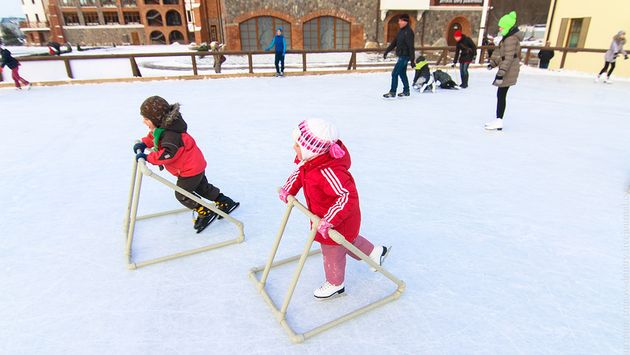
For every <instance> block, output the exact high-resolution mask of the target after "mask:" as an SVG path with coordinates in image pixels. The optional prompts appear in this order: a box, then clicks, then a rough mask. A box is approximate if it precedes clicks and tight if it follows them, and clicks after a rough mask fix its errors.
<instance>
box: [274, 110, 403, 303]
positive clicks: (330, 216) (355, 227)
mask: <svg viewBox="0 0 630 355" xmlns="http://www.w3.org/2000/svg"><path fill="white" fill-rule="evenodd" d="M293 140H294V142H295V144H294V147H293V148H294V149H295V153H296V155H297V156H296V159H295V163H296V164H297V165H298V167H297V170H295V172H293V174H291V176H289V179H288V180H287V182H286V183H285V185H284V186H283V187H282V189H281V190H280V199H281V200H282V201H284V202H285V203H286V202H287V196H289V195H295V194H297V193H298V192H299V191H300V189H304V197H305V198H306V203H307V205H308V208H309V210H310V211H311V212H313V214H315V215H317V216H318V217H320V218H321V220H320V222H319V224H318V226H317V231H318V232H317V235H316V236H315V240H316V241H318V242H319V243H321V246H322V255H323V258H324V272H325V274H326V282H324V284H323V285H322V286H321V287H320V288H318V289H316V290H315V292H314V296H315V298H317V299H327V298H331V297H333V296H336V295H340V294H342V293H344V292H345V287H344V278H345V273H346V255H350V256H351V257H352V258H354V259H357V260H359V258H358V257H357V256H356V255H354V254H352V253H351V252H350V251H348V250H347V249H346V248H344V247H343V246H342V245H339V244H337V243H335V242H334V241H333V240H332V239H331V238H330V236H329V235H328V230H329V229H330V228H334V229H335V230H336V231H337V232H339V233H341V234H342V235H343V236H344V237H345V238H346V240H347V241H349V242H351V243H352V244H353V245H354V246H356V247H357V248H358V249H359V250H361V251H362V252H363V253H365V254H366V255H368V256H369V257H370V258H371V259H372V260H374V261H375V262H376V263H377V264H379V265H382V263H383V261H384V260H385V258H386V257H387V254H388V253H389V250H390V249H391V247H390V248H387V247H385V246H378V247H375V246H374V245H373V244H372V243H371V242H370V241H368V240H367V239H365V238H364V237H362V236H361V235H359V228H360V227H361V210H360V208H359V195H358V193H357V187H356V185H355V183H354V179H353V177H352V174H350V171H348V169H350V154H349V153H348V149H347V148H346V147H345V146H344V145H343V143H342V142H341V141H340V140H339V135H338V132H337V129H336V128H335V126H334V125H332V124H331V123H329V122H326V121H324V120H320V119H311V120H306V121H302V122H301V123H300V124H299V126H298V128H296V129H295V130H294V131H293ZM373 271H376V270H374V269H373Z"/></svg>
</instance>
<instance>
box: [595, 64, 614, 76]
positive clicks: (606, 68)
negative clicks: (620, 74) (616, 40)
mask: <svg viewBox="0 0 630 355" xmlns="http://www.w3.org/2000/svg"><path fill="white" fill-rule="evenodd" d="M609 64H610V70H608V65H609ZM606 70H608V77H609V78H610V76H611V75H612V72H613V70H615V62H606V64H605V65H604V68H603V69H602V71H600V72H599V75H602V74H604V73H605V72H606Z"/></svg>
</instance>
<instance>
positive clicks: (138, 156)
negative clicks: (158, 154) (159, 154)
mask: <svg viewBox="0 0 630 355" xmlns="http://www.w3.org/2000/svg"><path fill="white" fill-rule="evenodd" d="M140 158H142V159H144V160H145V161H146V160H147V155H146V154H144V153H138V154H136V161H138V160H140Z"/></svg>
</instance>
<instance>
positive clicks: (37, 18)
mask: <svg viewBox="0 0 630 355" xmlns="http://www.w3.org/2000/svg"><path fill="white" fill-rule="evenodd" d="M35 21H37V22H39V15H38V14H35Z"/></svg>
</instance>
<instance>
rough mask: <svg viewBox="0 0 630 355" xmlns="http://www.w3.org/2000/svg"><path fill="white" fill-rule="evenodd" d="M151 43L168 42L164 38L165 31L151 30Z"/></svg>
mask: <svg viewBox="0 0 630 355" xmlns="http://www.w3.org/2000/svg"><path fill="white" fill-rule="evenodd" d="M150 37H151V44H166V39H164V33H162V32H160V31H153V32H151V36H150Z"/></svg>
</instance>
